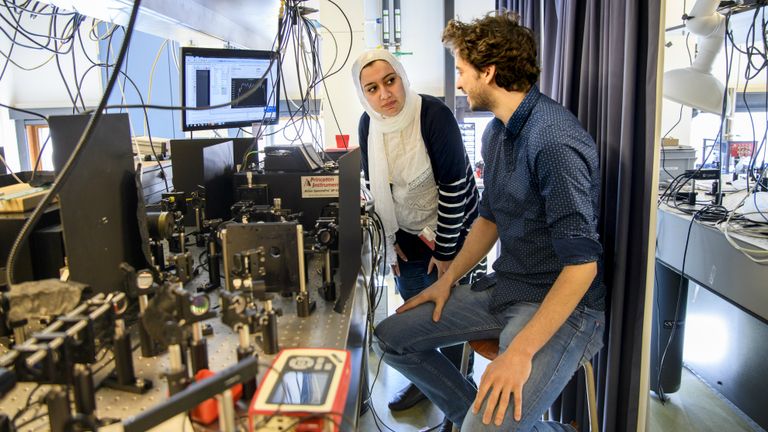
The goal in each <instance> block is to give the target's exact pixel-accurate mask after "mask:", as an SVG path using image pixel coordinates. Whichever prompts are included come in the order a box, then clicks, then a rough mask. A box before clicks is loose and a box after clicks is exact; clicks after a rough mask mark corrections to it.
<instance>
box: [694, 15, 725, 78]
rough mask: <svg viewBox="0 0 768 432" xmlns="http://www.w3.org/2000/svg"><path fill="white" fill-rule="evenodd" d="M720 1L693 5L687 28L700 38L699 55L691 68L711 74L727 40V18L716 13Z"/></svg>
mask: <svg viewBox="0 0 768 432" xmlns="http://www.w3.org/2000/svg"><path fill="white" fill-rule="evenodd" d="M719 4H720V1H719V0H698V1H697V2H696V4H694V5H693V8H692V9H691V13H690V15H689V18H688V19H686V21H685V26H686V28H688V30H690V32H691V33H693V34H695V35H697V36H698V53H697V54H696V60H694V61H693V65H691V67H692V68H693V69H696V70H697V71H699V72H702V73H710V72H711V71H712V64H713V63H714V61H715V57H716V56H717V54H718V52H720V49H721V48H722V46H723V41H724V39H725V17H724V16H723V15H722V14H720V13H718V12H717V11H716V9H717V6H718V5H719Z"/></svg>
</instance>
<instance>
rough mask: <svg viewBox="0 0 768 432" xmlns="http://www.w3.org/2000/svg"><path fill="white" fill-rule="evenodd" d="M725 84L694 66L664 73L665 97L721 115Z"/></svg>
mask: <svg viewBox="0 0 768 432" xmlns="http://www.w3.org/2000/svg"><path fill="white" fill-rule="evenodd" d="M724 91H725V86H724V85H723V83H721V82H720V80H718V79H717V78H715V77H714V76H713V75H712V74H711V73H708V72H701V71H699V70H696V69H694V68H693V67H687V68H683V69H673V70H671V71H667V72H665V73H664V97H665V98H667V99H669V100H671V101H674V102H677V103H681V104H683V105H688V106H691V107H693V108H696V109H698V110H701V111H704V112H708V113H712V114H716V115H720V114H721V113H722V110H723V94H724Z"/></svg>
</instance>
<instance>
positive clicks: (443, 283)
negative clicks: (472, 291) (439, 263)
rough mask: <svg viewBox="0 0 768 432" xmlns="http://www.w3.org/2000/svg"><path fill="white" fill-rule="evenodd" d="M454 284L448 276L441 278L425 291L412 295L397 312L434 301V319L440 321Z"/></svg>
mask: <svg viewBox="0 0 768 432" xmlns="http://www.w3.org/2000/svg"><path fill="white" fill-rule="evenodd" d="M452 285H453V284H452V283H451V281H450V280H449V279H448V278H447V277H443V278H440V279H438V280H437V282H435V283H433V284H432V285H430V286H429V287H428V288H426V289H425V290H424V291H422V292H420V293H418V294H416V295H415V296H413V297H411V298H410V299H409V300H408V301H407V302H405V304H403V305H402V306H400V307H399V308H397V310H396V311H395V312H397V313H403V312H405V311H407V310H410V309H413V308H415V307H416V306H418V305H420V304H422V303H427V302H432V303H434V304H435V310H434V312H432V321H434V322H438V321H440V314H441V313H442V312H443V307H444V306H445V302H447V301H448V297H450V296H451V288H452Z"/></svg>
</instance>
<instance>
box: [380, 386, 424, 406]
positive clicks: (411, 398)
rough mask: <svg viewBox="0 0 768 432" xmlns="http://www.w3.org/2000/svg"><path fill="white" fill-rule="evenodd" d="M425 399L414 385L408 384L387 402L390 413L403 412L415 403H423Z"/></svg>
mask: <svg viewBox="0 0 768 432" xmlns="http://www.w3.org/2000/svg"><path fill="white" fill-rule="evenodd" d="M426 398H427V397H426V396H424V393H422V392H421V390H419V388H418V387H416V386H415V385H414V384H408V386H406V387H405V388H404V389H402V390H400V391H399V392H397V394H396V395H395V397H393V398H392V400H391V401H389V404H387V406H389V409H390V411H403V410H407V409H408V408H411V407H412V406H414V405H416V404H417V403H419V402H421V401H423V400H424V399H426Z"/></svg>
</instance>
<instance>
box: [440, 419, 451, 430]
mask: <svg viewBox="0 0 768 432" xmlns="http://www.w3.org/2000/svg"><path fill="white" fill-rule="evenodd" d="M452 431H453V423H452V422H451V421H450V420H448V417H446V418H444V419H443V424H441V425H440V427H439V428H438V429H437V432H452Z"/></svg>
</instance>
